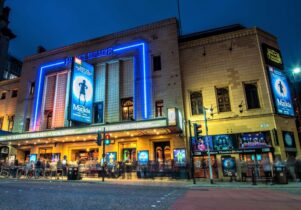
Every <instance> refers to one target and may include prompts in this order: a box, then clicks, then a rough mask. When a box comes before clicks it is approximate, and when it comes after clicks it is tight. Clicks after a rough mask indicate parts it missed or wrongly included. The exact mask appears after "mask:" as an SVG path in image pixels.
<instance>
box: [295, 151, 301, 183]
mask: <svg viewBox="0 0 301 210" xmlns="http://www.w3.org/2000/svg"><path fill="white" fill-rule="evenodd" d="M295 172H296V177H297V178H298V179H299V181H300V182H301V155H299V156H298V157H296V162H295Z"/></svg>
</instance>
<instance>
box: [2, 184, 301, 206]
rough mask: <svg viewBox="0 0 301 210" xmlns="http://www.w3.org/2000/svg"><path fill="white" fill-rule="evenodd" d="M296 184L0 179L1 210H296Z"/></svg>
mask: <svg viewBox="0 0 301 210" xmlns="http://www.w3.org/2000/svg"><path fill="white" fill-rule="evenodd" d="M300 205H301V183H300V182H297V183H289V184H288V185H266V184H261V183H258V185H255V186H254V185H252V184H251V183H239V182H234V183H230V182H217V183H215V184H213V185H211V184H209V183H208V182H207V181H197V184H196V185H193V184H192V182H191V181H187V180H178V181H173V180H160V179H159V180H143V181H142V180H140V181H139V180H112V179H108V180H106V181H105V182H104V183H103V182H101V181H100V180H99V179H85V180H84V181H66V180H16V179H0V209H1V210H2V209H3V210H6V209H22V210H24V209H26V210H31V209H43V210H44V209H45V210H47V209H64V210H68V209H75V210H76V209H125V210H126V209H135V210H136V209H138V210H139V209H143V210H147V209H171V210H180V209H181V210H182V209H185V210H194V209H202V210H203V209H223V210H227V209H231V210H232V209H242V208H243V209H244V210H248V209H254V208H256V210H260V209H264V210H268V209H273V210H277V209H281V210H290V209H301V208H300Z"/></svg>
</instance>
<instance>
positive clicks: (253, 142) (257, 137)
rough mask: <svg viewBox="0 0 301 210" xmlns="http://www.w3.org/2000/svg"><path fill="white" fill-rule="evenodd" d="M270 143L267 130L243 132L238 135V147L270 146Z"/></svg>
mask: <svg viewBox="0 0 301 210" xmlns="http://www.w3.org/2000/svg"><path fill="white" fill-rule="evenodd" d="M270 143H271V137H270V135H268V132H258V133H243V134H241V136H240V137H239V148H240V149H249V148H265V147H271V145H270Z"/></svg>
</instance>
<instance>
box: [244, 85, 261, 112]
mask: <svg viewBox="0 0 301 210" xmlns="http://www.w3.org/2000/svg"><path fill="white" fill-rule="evenodd" d="M244 88H245V93H246V98H247V108H248V109H257V108H260V103H259V97H258V91H257V83H246V84H244Z"/></svg>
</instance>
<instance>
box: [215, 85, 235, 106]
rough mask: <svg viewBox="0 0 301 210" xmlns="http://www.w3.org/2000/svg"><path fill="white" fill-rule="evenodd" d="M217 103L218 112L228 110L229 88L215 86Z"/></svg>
mask: <svg viewBox="0 0 301 210" xmlns="http://www.w3.org/2000/svg"><path fill="white" fill-rule="evenodd" d="M216 96H217V105H218V111H219V112H230V111H231V104H230V97H229V88H228V87H223V88H216Z"/></svg>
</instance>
